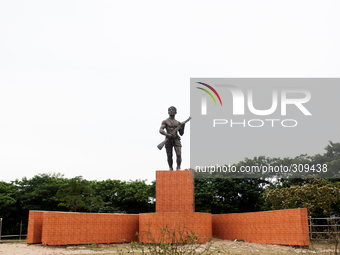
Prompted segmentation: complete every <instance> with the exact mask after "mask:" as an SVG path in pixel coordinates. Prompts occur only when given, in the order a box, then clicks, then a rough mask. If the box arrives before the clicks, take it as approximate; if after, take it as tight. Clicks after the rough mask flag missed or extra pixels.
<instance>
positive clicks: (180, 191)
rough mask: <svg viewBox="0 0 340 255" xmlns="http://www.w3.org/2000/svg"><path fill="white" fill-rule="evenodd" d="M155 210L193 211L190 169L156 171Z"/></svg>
mask: <svg viewBox="0 0 340 255" xmlns="http://www.w3.org/2000/svg"><path fill="white" fill-rule="evenodd" d="M156 212H195V194H194V176H193V171H192V170H185V171H156Z"/></svg>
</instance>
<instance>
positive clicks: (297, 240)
mask: <svg viewBox="0 0 340 255" xmlns="http://www.w3.org/2000/svg"><path fill="white" fill-rule="evenodd" d="M212 224H213V227H212V229H213V236H216V237H218V238H221V239H228V240H234V239H238V240H244V241H246V242H253V243H263V244H282V245H302V246H307V245H309V235H308V233H309V230H308V217H307V209H305V208H304V209H289V210H278V211H266V212H254V213H235V214H221V215H213V216H212Z"/></svg>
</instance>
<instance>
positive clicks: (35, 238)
mask: <svg viewBox="0 0 340 255" xmlns="http://www.w3.org/2000/svg"><path fill="white" fill-rule="evenodd" d="M43 213H44V212H43V211H29V214H28V228H27V243H41V232H42V224H43Z"/></svg>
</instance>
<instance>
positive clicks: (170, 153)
mask: <svg viewBox="0 0 340 255" xmlns="http://www.w3.org/2000/svg"><path fill="white" fill-rule="evenodd" d="M165 149H166V155H167V157H168V165H169V170H170V171H172V170H174V169H173V168H172V163H173V162H172V146H166V147H165Z"/></svg>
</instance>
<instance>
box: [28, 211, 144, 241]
mask: <svg viewBox="0 0 340 255" xmlns="http://www.w3.org/2000/svg"><path fill="white" fill-rule="evenodd" d="M30 214H31V212H30ZM33 215H36V212H34V213H33ZM42 215H43V222H42V235H41V240H40V241H39V242H42V244H43V245H67V244H88V243H122V242H133V241H137V236H136V233H137V232H138V229H139V215H133V214H104V213H103V214H101V213H96V214H94V213H71V212H47V211H46V212H42ZM34 222H35V221H34ZM29 224H32V223H29ZM31 236H33V237H35V238H32V237H31ZM27 243H38V236H37V235H36V236H35V235H34V233H32V232H30V229H29V231H28V237H27Z"/></svg>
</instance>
